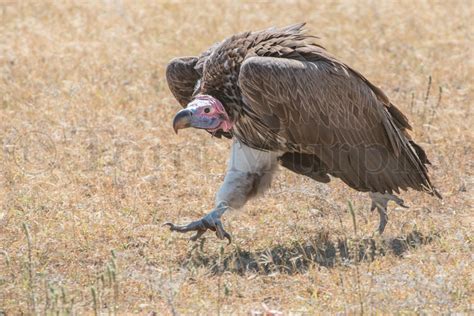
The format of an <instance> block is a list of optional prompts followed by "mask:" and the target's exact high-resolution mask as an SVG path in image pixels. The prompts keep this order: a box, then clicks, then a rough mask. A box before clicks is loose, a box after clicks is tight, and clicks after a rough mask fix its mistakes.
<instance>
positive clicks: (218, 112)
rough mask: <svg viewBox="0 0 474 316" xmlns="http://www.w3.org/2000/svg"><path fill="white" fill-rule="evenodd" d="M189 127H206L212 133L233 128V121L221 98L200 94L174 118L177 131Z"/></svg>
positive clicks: (174, 126)
mask: <svg viewBox="0 0 474 316" xmlns="http://www.w3.org/2000/svg"><path fill="white" fill-rule="evenodd" d="M187 127H194V128H199V129H205V130H207V131H208V132H210V133H215V132H217V131H219V130H222V131H224V132H228V131H230V130H231V129H232V121H231V120H230V118H229V115H227V112H226V111H225V109H224V106H223V105H222V103H221V102H220V101H219V100H217V99H216V98H214V97H212V96H210V95H198V96H196V97H195V98H194V99H193V101H191V102H190V103H189V104H188V106H187V107H186V108H185V109H182V110H181V111H179V112H178V113H176V115H175V117H174V119H173V128H174V131H175V132H176V133H178V130H179V129H182V128H187Z"/></svg>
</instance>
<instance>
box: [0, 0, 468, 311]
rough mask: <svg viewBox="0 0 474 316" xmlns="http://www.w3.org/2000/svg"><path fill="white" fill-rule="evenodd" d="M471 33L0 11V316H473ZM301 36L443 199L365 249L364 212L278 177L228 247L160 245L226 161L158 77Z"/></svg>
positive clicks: (311, 13)
mask: <svg viewBox="0 0 474 316" xmlns="http://www.w3.org/2000/svg"><path fill="white" fill-rule="evenodd" d="M472 19H473V2H471V1H442V2H441V1H440V2H431V1H402V2H399V1H385V2H382V3H380V1H355V0H354V1H342V2H332V1H331V2H328V1H306V2H292V3H285V2H278V3H276V2H261V3H248V2H241V3H237V2H235V3H234V2H232V3H231V2H202V1H199V3H198V2H182V3H181V2H171V1H170V2H159V1H158V2H157V1H120V0H117V1H90V2H87V1H77V2H75V3H73V2H60V1H57V2H46V1H31V2H28V1H14V0H13V1H10V0H0V140H1V144H2V149H1V151H0V166H1V170H0V207H1V208H0V314H2V312H3V313H6V314H8V315H15V314H22V313H23V314H24V313H32V312H34V311H36V312H37V313H54V312H61V313H66V312H73V313H77V314H84V313H86V314H92V313H94V312H96V313H113V312H116V313H118V314H128V313H139V314H153V312H154V313H155V314H158V315H161V314H171V313H179V314H196V313H199V314H201V315H207V314H217V313H219V312H220V313H222V314H233V315H240V314H248V313H249V312H251V311H254V312H255V311H264V307H263V305H262V303H263V304H265V305H266V306H267V307H268V308H270V309H277V310H280V311H283V312H284V313H285V314H291V313H293V315H296V314H298V313H300V314H307V315H312V314H315V313H316V314H320V313H336V312H342V313H350V314H355V313H360V312H363V313H423V312H427V313H437V312H441V311H442V312H464V313H469V312H472V304H473V293H472V291H473V267H472V260H473V244H472V242H473V234H472V231H473V212H472V207H473V204H472V202H473V200H472V190H473V148H472V141H473V133H472V126H473V124H474V121H473V118H472V100H473V98H474V93H473V90H472V78H473V57H474V56H473V50H472V49H473V22H472ZM299 21H307V22H308V28H309V29H310V30H311V32H312V33H314V34H317V35H319V36H320V37H321V40H320V42H321V43H322V44H323V45H324V46H326V47H327V48H328V49H329V50H330V51H331V52H333V53H334V54H336V55H337V56H339V57H340V58H341V59H342V60H344V61H346V62H347V63H348V64H350V65H352V66H353V67H355V68H356V69H358V70H360V71H361V72H362V73H364V74H365V75H366V76H367V77H368V78H369V79H370V80H372V82H374V83H375V84H377V85H379V86H380V87H381V88H382V89H384V90H385V91H386V93H387V94H388V95H389V97H390V98H391V99H392V100H393V102H394V103H395V104H397V105H398V106H399V107H400V108H401V109H402V110H403V111H404V112H405V113H406V114H407V115H408V116H409V117H410V119H411V121H412V122H413V125H414V126H415V130H414V133H413V134H414V136H415V138H416V140H418V141H419V143H421V144H422V145H423V146H424V147H425V148H426V150H427V152H428V154H429V157H430V159H431V161H432V162H433V167H432V168H431V175H432V178H433V181H434V183H435V184H436V185H437V186H438V188H439V189H440V191H441V192H442V194H443V195H444V199H443V200H442V201H440V200H437V199H434V198H432V197H430V196H428V195H426V194H421V193H417V192H407V193H405V194H403V198H404V199H405V201H406V202H407V204H409V205H410V206H411V207H410V209H409V210H402V209H400V210H399V209H397V208H394V207H393V206H392V210H391V212H390V222H389V225H388V228H387V230H386V232H385V234H384V235H383V237H382V238H381V239H379V238H377V237H373V239H371V237H372V236H373V234H372V232H373V230H374V228H375V227H376V225H377V221H378V217H377V216H376V215H375V214H371V213H370V211H369V210H368V208H369V202H368V199H367V197H366V195H364V194H359V193H357V192H354V191H352V190H350V189H348V188H347V187H345V186H344V185H343V184H342V183H340V182H339V181H332V182H331V184H330V185H319V184H317V183H315V182H311V181H309V180H306V179H303V178H302V177H299V176H296V175H294V174H291V173H290V172H288V171H283V170H282V171H281V172H280V173H279V175H278V177H277V179H276V181H275V182H274V185H273V187H272V189H271V191H270V192H269V194H267V195H266V196H265V197H264V198H260V199H258V200H255V201H252V202H251V203H250V204H249V205H248V206H247V207H246V208H245V210H243V211H239V212H238V213H239V214H236V213H234V214H230V215H229V216H227V217H226V218H225V223H226V226H227V228H228V229H229V231H231V232H232V233H233V236H234V242H233V244H232V245H230V246H225V245H224V243H223V242H221V241H218V240H217V239H216V238H215V236H213V235H208V236H209V237H208V238H207V239H206V241H205V243H203V244H202V245H194V244H193V243H191V242H189V241H188V240H187V236H184V235H178V234H171V233H170V232H169V231H168V230H167V229H164V228H163V227H162V226H161V225H162V223H163V222H164V221H166V220H172V221H178V222H179V221H187V220H190V219H193V218H197V217H199V216H201V215H202V214H204V213H205V212H207V211H208V210H210V208H211V207H212V203H213V197H214V193H215V192H216V190H217V188H218V186H219V183H220V182H221V181H222V178H223V173H224V171H225V161H226V158H227V152H228V149H229V142H228V141H225V140H218V139H213V138H211V137H210V136H209V135H208V134H207V133H205V132H202V131H193V130H186V131H183V132H182V133H180V134H179V135H178V136H177V135H175V134H174V133H173V131H172V128H171V119H172V117H173V114H174V113H175V112H176V111H177V110H178V109H179V106H178V105H177V102H176V101H175V100H174V99H173V97H172V96H171V94H170V92H169V91H168V89H167V86H166V81H165V79H164V69H165V66H166V63H167V61H168V60H169V59H171V58H172V57H175V56H179V55H191V54H197V53H199V52H200V51H201V50H203V49H205V48H206V47H207V46H208V45H210V44H212V43H214V42H216V41H218V40H221V39H223V38H224V37H226V36H228V35H230V34H232V33H235V32H239V31H245V30H257V29H262V28H265V27H268V26H272V25H277V26H284V25H287V24H290V23H295V22H299ZM428 86H429V88H428ZM348 201H351V203H352V205H353V209H354V212H353V213H354V216H355V219H356V230H357V231H356V232H354V227H353V217H352V215H351V212H349V211H348V210H349V207H348ZM27 232H28V234H29V237H28V234H27ZM196 246H199V247H196Z"/></svg>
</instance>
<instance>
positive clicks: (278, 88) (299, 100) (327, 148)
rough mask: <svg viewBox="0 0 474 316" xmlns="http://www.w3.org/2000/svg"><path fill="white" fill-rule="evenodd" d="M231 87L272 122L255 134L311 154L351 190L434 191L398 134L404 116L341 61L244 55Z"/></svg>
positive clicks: (403, 125) (413, 151) (405, 124)
mask: <svg viewBox="0 0 474 316" xmlns="http://www.w3.org/2000/svg"><path fill="white" fill-rule="evenodd" d="M238 84H239V87H240V89H241V93H242V97H243V101H244V103H245V104H246V106H247V109H246V111H247V112H248V113H249V115H250V116H252V117H254V118H259V117H276V118H278V120H279V122H278V124H274V125H275V126H278V129H277V130H275V129H266V128H265V124H263V125H262V123H261V122H260V124H255V126H256V127H257V128H258V129H259V131H258V134H261V135H264V138H268V139H272V138H275V137H283V138H284V139H285V140H286V142H287V146H288V147H289V148H299V152H302V153H307V154H313V155H316V156H318V157H319V158H320V159H321V161H322V162H323V163H324V164H325V166H326V167H327V168H328V172H329V173H331V174H332V175H334V176H336V177H339V178H341V179H342V180H343V181H344V182H346V183H347V184H348V185H350V186H351V187H353V188H355V189H357V190H360V191H374V192H390V193H391V192H392V191H396V192H398V190H399V188H401V189H407V188H408V187H411V188H414V189H417V190H424V191H428V192H430V193H433V194H436V193H435V192H436V191H435V190H434V188H433V186H432V185H431V182H430V180H429V178H428V174H427V170H426V168H425V166H424V165H423V163H422V161H420V157H418V155H417V150H416V148H413V146H412V145H411V144H410V142H409V139H407V137H406V136H405V132H404V130H403V129H404V128H406V127H409V125H408V120H406V117H404V116H403V114H401V112H400V111H399V110H397V109H396V108H395V107H393V108H391V106H392V105H391V104H390V102H389V101H388V98H387V97H386V96H385V95H383V93H382V92H381V91H380V90H379V89H378V88H374V86H373V85H371V84H368V81H367V80H365V78H363V77H362V76H361V75H359V74H357V73H355V72H353V71H352V70H351V69H350V68H348V67H346V66H345V65H343V64H341V63H337V62H334V60H330V59H325V58H320V59H319V60H318V61H313V62H309V61H301V60H291V59H286V58H272V57H251V58H249V59H247V60H246V61H245V62H244V63H243V64H242V66H241V69H240V75H239V81H238ZM250 137H252V136H250ZM247 141H248V142H249V143H252V141H253V140H252V139H247ZM254 141H255V142H258V141H261V138H260V139H259V140H254ZM418 147H419V146H418Z"/></svg>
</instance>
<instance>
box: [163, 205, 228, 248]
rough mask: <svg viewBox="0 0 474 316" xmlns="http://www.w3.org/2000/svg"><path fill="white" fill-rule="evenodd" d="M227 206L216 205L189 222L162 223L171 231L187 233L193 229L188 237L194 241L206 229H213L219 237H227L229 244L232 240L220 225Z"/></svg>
mask: <svg viewBox="0 0 474 316" xmlns="http://www.w3.org/2000/svg"><path fill="white" fill-rule="evenodd" d="M227 209H228V206H226V205H219V206H217V207H216V208H215V209H214V210H213V211H212V212H210V213H209V214H207V215H206V216H204V217H203V218H201V219H199V220H197V221H194V222H191V223H189V224H187V225H175V224H173V223H170V222H167V223H165V224H164V225H166V226H169V227H170V230H171V231H175V232H179V233H187V232H190V231H195V232H196V234H194V235H193V236H192V237H191V238H190V239H191V240H192V241H196V240H198V239H199V237H201V236H202V235H203V234H204V233H205V232H206V231H207V230H208V229H209V230H212V231H215V232H216V236H217V237H218V238H219V239H224V238H227V240H228V241H229V244H230V243H231V241H232V238H231V236H230V234H229V233H228V232H226V231H225V229H224V226H223V225H222V221H221V216H222V214H224V212H225V211H227Z"/></svg>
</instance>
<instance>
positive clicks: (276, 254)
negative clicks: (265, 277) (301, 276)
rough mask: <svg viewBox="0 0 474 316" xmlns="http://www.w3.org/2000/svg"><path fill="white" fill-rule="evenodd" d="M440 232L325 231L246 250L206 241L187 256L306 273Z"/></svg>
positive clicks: (224, 268) (227, 268)
mask: <svg viewBox="0 0 474 316" xmlns="http://www.w3.org/2000/svg"><path fill="white" fill-rule="evenodd" d="M438 237H439V235H438V234H437V233H433V234H429V235H423V234H421V233H420V232H418V231H412V232H410V233H409V234H407V235H405V236H400V237H396V238H388V239H384V238H363V239H359V240H357V239H350V238H345V239H338V240H337V241H331V240H330V239H329V234H328V233H321V234H319V235H318V236H316V237H313V238H311V239H308V240H306V241H304V242H294V243H292V244H291V245H289V246H276V247H273V248H269V249H266V250H261V251H255V252H250V251H244V250H241V249H239V248H236V249H235V250H234V251H232V252H231V253H230V254H224V253H222V254H221V255H218V256H216V255H211V256H210V255H208V254H207V253H206V252H205V251H203V249H202V247H203V243H201V244H200V245H198V244H197V245H196V246H195V247H194V248H193V249H192V250H191V252H190V253H189V254H188V257H187V258H186V260H185V263H184V265H185V266H186V267H188V268H190V267H207V268H209V269H210V270H211V271H212V272H213V273H215V274H218V273H223V272H232V273H238V274H244V273H247V272H252V273H260V274H271V273H276V272H280V273H289V274H295V273H304V272H305V271H306V270H307V269H308V268H309V267H310V266H312V265H320V266H324V267H334V266H336V265H344V264H350V263H355V262H360V261H372V260H374V259H375V258H377V257H380V256H385V255H386V254H389V253H392V254H394V255H396V256H399V257H401V256H402V255H403V254H404V253H405V252H406V251H408V250H409V249H413V248H418V247H420V246H423V245H426V244H429V243H431V242H432V241H433V240H434V239H437V238H438Z"/></svg>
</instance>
